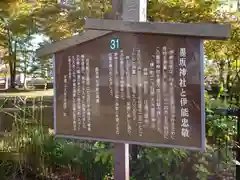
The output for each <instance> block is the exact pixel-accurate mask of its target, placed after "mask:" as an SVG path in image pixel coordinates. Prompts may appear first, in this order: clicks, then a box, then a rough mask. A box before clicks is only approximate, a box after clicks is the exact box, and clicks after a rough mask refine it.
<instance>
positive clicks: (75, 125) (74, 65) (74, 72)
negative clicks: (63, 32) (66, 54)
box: [72, 56, 77, 131]
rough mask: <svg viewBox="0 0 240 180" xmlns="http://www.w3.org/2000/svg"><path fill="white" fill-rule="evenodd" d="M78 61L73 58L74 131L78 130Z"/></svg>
mask: <svg viewBox="0 0 240 180" xmlns="http://www.w3.org/2000/svg"><path fill="white" fill-rule="evenodd" d="M76 82H77V81H76V61H75V57H74V56H72V90H73V91H72V116H73V130H74V131H76V130H77V107H76V106H77V103H76V98H77V88H76Z"/></svg>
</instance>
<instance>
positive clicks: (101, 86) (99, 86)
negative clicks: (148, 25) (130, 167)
mask: <svg viewBox="0 0 240 180" xmlns="http://www.w3.org/2000/svg"><path fill="white" fill-rule="evenodd" d="M200 51H201V44H200V40H199V39H197V38H184V37H170V36H160V35H150V34H134V33H120V32H116V33H111V34H108V35H106V36H103V37H100V38H98V39H96V40H93V41H88V42H85V43H82V44H79V45H77V46H75V47H74V48H70V49H65V50H64V51H61V52H58V53H56V55H55V59H56V61H55V71H56V74H55V82H56V94H55V98H56V103H55V108H56V117H55V130H56V134H57V135H61V136H69V137H80V138H87V139H98V140H103V141H114V142H116V141H119V142H128V143H136V144H148V145H157V146H175V147H177V146H179V147H180V146H182V147H187V148H192V149H201V148H202V147H203V143H204V139H205V132H204V131H203V129H204V125H205V123H204V106H203V104H204V102H203V100H204V99H203V82H202V77H203V74H202V64H201V61H200V58H201V57H200Z"/></svg>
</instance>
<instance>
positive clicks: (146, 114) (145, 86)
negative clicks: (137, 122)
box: [143, 68, 149, 127]
mask: <svg viewBox="0 0 240 180" xmlns="http://www.w3.org/2000/svg"><path fill="white" fill-rule="evenodd" d="M143 78H144V81H143V95H144V100H143V105H144V116H143V117H144V127H148V125H149V103H148V92H149V81H148V80H149V77H148V68H144V69H143Z"/></svg>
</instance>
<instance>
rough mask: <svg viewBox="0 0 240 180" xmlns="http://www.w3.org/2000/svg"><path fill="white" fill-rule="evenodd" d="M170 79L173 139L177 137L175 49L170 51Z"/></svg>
mask: <svg viewBox="0 0 240 180" xmlns="http://www.w3.org/2000/svg"><path fill="white" fill-rule="evenodd" d="M168 75H169V76H168V81H169V107H170V127H171V139H175V121H176V117H175V116H176V112H175V109H176V108H175V91H174V50H170V51H169V56H168Z"/></svg>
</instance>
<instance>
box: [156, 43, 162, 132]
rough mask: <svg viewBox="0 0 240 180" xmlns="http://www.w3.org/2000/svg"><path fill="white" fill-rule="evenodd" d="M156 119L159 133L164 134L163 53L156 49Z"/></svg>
mask: <svg viewBox="0 0 240 180" xmlns="http://www.w3.org/2000/svg"><path fill="white" fill-rule="evenodd" d="M156 119H157V131H158V132H160V133H162V120H161V52H160V49H159V47H157V48H156Z"/></svg>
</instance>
